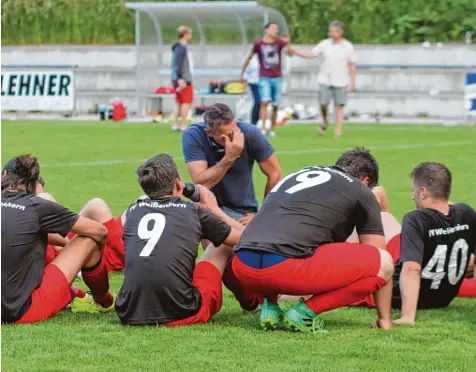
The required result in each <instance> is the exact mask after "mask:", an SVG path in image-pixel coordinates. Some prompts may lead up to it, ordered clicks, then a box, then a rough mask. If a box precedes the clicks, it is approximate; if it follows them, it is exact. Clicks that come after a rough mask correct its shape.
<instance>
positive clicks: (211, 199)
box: [195, 185, 219, 211]
mask: <svg viewBox="0 0 476 372" xmlns="http://www.w3.org/2000/svg"><path fill="white" fill-rule="evenodd" d="M195 187H198V189H199V190H200V201H199V202H198V205H200V206H201V207H203V208H206V209H209V210H210V211H214V210H216V209H219V207H218V202H217V198H216V197H215V195H214V194H213V193H212V192H211V191H210V190H208V189H207V188H206V187H205V186H202V185H195Z"/></svg>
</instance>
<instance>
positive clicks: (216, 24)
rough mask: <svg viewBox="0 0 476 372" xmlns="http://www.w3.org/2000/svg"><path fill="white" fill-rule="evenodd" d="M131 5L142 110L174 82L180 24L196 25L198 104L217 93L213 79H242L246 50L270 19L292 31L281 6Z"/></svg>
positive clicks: (248, 3) (241, 3) (194, 54)
mask: <svg viewBox="0 0 476 372" xmlns="http://www.w3.org/2000/svg"><path fill="white" fill-rule="evenodd" d="M125 7H126V8H128V9H131V10H133V11H134V12H135V46H136V101H137V107H138V114H142V115H143V114H147V108H148V106H149V103H150V100H151V99H154V98H160V100H161V101H162V99H163V98H164V97H163V96H162V97H158V96H157V95H154V93H153V92H154V89H155V88H156V87H157V86H160V85H170V77H171V70H170V64H171V58H172V57H171V46H172V45H173V44H174V43H175V42H176V41H177V34H176V30H177V28H178V27H179V26H180V25H186V26H189V27H191V28H192V29H193V40H192V43H191V44H190V46H189V51H190V53H191V57H192V58H191V60H192V66H193V68H192V71H193V80H194V86H195V89H198V91H199V96H198V97H197V98H198V100H196V103H200V101H201V103H202V104H203V103H205V99H206V98H209V99H212V98H213V97H207V87H208V83H209V82H210V81H211V80H231V79H238V78H239V73H240V68H241V63H242V60H243V58H244V56H245V53H246V52H247V51H248V49H249V48H250V46H251V43H252V42H253V41H254V40H255V39H256V38H258V37H261V36H262V35H263V26H264V25H265V24H266V23H268V22H271V21H272V22H276V23H277V24H278V25H279V28H280V31H281V32H289V30H288V26H287V23H286V20H285V18H284V16H283V15H282V14H281V13H280V12H279V11H277V10H275V9H272V8H268V7H265V6H263V5H260V4H258V3H257V2H254V1H209V2H163V3H162V2H160V3H152V2H137V3H136V2H129V3H126V4H125ZM287 69H288V67H287V66H285V70H287ZM221 98H222V99H223V98H225V97H221ZM230 98H232V97H230ZM235 98H236V97H235ZM161 104H162V102H161ZM230 105H231V106H233V104H232V103H230Z"/></svg>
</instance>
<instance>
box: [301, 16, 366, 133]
mask: <svg viewBox="0 0 476 372" xmlns="http://www.w3.org/2000/svg"><path fill="white" fill-rule="evenodd" d="M343 36H344V24H343V23H342V22H339V21H334V22H332V23H331V24H330V25H329V39H326V40H323V41H321V42H320V43H319V44H317V45H316V46H315V47H314V48H312V50H311V51H299V50H294V49H293V52H294V54H295V55H297V56H300V57H303V58H317V57H319V56H321V55H322V56H323V61H322V65H321V69H320V71H319V76H318V81H319V103H320V105H321V112H322V118H323V123H322V124H321V126H320V128H319V134H321V135H324V134H325V133H326V129H327V126H328V121H327V106H328V105H329V102H330V99H331V96H332V98H333V100H334V105H335V107H336V131H335V136H336V137H340V136H341V134H342V123H343V121H344V105H345V104H346V102H347V91H348V90H349V85H350V90H351V91H354V90H355V75H356V72H357V71H356V67H355V63H356V62H357V58H356V55H355V50H354V47H353V45H352V43H351V42H349V41H348V40H346V39H344V37H343ZM349 72H350V75H351V78H350V79H349Z"/></svg>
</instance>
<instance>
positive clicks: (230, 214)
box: [220, 207, 246, 221]
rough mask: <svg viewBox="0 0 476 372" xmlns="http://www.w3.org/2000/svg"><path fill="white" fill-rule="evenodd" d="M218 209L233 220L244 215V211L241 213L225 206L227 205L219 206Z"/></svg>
mask: <svg viewBox="0 0 476 372" xmlns="http://www.w3.org/2000/svg"><path fill="white" fill-rule="evenodd" d="M220 209H221V210H222V211H223V212H225V214H226V215H227V216H228V217H230V218H233V219H234V220H235V221H238V220H239V219H240V218H241V217H244V216H246V213H242V212H239V211H236V210H234V209H230V208H227V207H220Z"/></svg>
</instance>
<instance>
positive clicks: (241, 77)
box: [240, 74, 246, 84]
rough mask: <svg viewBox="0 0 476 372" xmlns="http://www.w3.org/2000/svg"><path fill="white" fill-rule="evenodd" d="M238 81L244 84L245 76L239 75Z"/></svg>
mask: <svg viewBox="0 0 476 372" xmlns="http://www.w3.org/2000/svg"><path fill="white" fill-rule="evenodd" d="M240 81H241V83H242V84H246V80H245V76H244V75H243V74H241V75H240Z"/></svg>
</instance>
